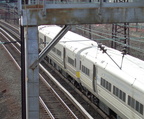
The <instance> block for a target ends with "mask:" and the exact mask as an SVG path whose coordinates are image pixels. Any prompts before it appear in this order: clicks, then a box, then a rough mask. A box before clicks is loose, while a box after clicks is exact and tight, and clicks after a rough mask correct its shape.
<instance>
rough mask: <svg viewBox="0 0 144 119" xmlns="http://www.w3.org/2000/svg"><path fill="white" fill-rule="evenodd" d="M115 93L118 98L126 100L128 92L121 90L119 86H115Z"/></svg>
mask: <svg viewBox="0 0 144 119" xmlns="http://www.w3.org/2000/svg"><path fill="white" fill-rule="evenodd" d="M113 94H114V95H116V96H117V97H118V98H120V99H121V100H122V101H124V102H125V99H126V94H125V93H124V92H123V91H122V90H120V89H118V88H117V87H115V86H113Z"/></svg>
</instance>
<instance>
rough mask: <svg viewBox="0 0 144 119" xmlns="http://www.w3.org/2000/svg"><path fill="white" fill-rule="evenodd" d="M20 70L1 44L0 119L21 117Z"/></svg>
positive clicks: (19, 118)
mask: <svg viewBox="0 0 144 119" xmlns="http://www.w3.org/2000/svg"><path fill="white" fill-rule="evenodd" d="M20 79H21V75H20V71H19V70H18V68H17V67H16V65H15V64H14V63H13V61H12V59H11V58H10V57H9V56H8V54H7V52H6V51H5V50H4V48H3V47H2V45H0V119H21V88H20V83H21V81H20Z"/></svg>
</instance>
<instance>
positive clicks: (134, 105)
mask: <svg viewBox="0 0 144 119" xmlns="http://www.w3.org/2000/svg"><path fill="white" fill-rule="evenodd" d="M128 105H129V106H130V107H132V108H133V109H135V110H136V111H137V112H139V113H140V114H142V115H143V105H142V104H141V103H140V102H138V101H137V100H135V99H134V98H132V97H130V96H128Z"/></svg>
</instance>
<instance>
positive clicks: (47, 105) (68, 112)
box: [0, 21, 108, 119]
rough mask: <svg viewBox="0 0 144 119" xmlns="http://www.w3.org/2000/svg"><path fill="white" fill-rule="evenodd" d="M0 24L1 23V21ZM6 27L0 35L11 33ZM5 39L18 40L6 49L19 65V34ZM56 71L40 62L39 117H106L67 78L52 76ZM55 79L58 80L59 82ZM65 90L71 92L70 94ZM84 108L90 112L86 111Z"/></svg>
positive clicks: (43, 118) (44, 62) (17, 32)
mask: <svg viewBox="0 0 144 119" xmlns="http://www.w3.org/2000/svg"><path fill="white" fill-rule="evenodd" d="M0 24H2V23H1V21H0ZM3 27H10V26H9V24H6V25H3ZM8 29H9V28H7V29H6V30H5V29H2V30H1V31H2V33H1V34H4V35H2V36H3V38H6V37H5V36H7V35H8V34H11V30H10V31H9V32H8V33H7V30H8ZM11 29H12V28H11ZM12 31H15V32H16V34H19V30H16V29H15V30H14V29H13V30H12ZM6 39H7V40H8V39H11V40H10V41H7V42H14V39H16V40H15V41H18V42H17V43H15V44H16V46H15V45H14V44H13V45H12V47H13V48H12V49H11V50H10V49H8V50H10V51H11V52H10V54H12V55H13V54H14V55H13V56H14V59H16V61H15V62H17V61H18V60H19V61H18V64H17V66H19V67H20V64H21V63H20V43H19V42H20V40H19V36H18V35H17V36H16V37H13V35H12V38H11V37H9V36H8V38H6ZM3 42H4V41H3ZM5 42H6V41H5ZM18 44H19V45H18ZM15 49H16V50H15ZM12 51H13V52H12ZM15 54H16V55H15ZM43 64H44V66H46V68H47V69H48V70H49V72H51V73H52V74H53V76H52V75H51V74H50V73H48V71H47V70H46V69H45V68H44V66H43ZM46 64H47V65H46ZM56 73H58V72H55V69H53V67H52V66H50V65H49V64H48V63H47V62H46V60H45V61H43V62H42V64H40V103H41V104H42V105H41V106H40V109H41V111H40V112H41V114H40V118H41V119H45V118H81V119H82V118H96V119H102V118H105V119H106V118H108V117H107V116H106V115H105V114H104V113H103V112H102V111H101V110H99V109H98V108H97V107H96V106H95V105H93V104H92V103H91V102H90V101H89V100H88V99H87V97H85V96H84V95H83V94H82V93H81V92H80V91H78V90H77V89H76V88H75V87H74V86H73V85H72V84H71V83H69V82H68V81H67V80H63V79H64V77H63V76H60V77H61V78H60V77H59V76H58V77H54V76H57V75H56ZM49 79H52V80H49ZM56 79H57V80H59V81H60V82H61V84H60V83H59V82H58V81H57V80H56ZM50 85H51V86H50ZM68 85H69V86H68ZM65 88H66V89H65ZM54 90H56V91H54ZM67 90H68V91H69V92H71V94H70V93H69V92H68V91H67ZM53 91H54V92H55V93H54V92H53ZM56 92H57V93H56ZM72 94H73V96H72ZM59 95H60V96H59ZM57 96H58V97H57ZM74 96H75V97H78V98H77V100H79V102H80V103H81V104H80V103H78V101H76V100H75V99H74V98H73V97H74ZM54 99H55V101H54ZM81 105H82V106H81ZM83 107H84V108H85V109H84V108H83ZM86 110H87V111H88V112H89V113H90V114H89V113H87V111H86ZM96 111H97V112H96ZM99 113H100V114H99ZM91 115H92V116H91Z"/></svg>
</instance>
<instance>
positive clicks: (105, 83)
mask: <svg viewBox="0 0 144 119" xmlns="http://www.w3.org/2000/svg"><path fill="white" fill-rule="evenodd" d="M101 85H102V86H103V87H104V88H106V89H107V90H109V91H110V92H111V83H109V82H108V81H106V80H105V79H103V78H101Z"/></svg>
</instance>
